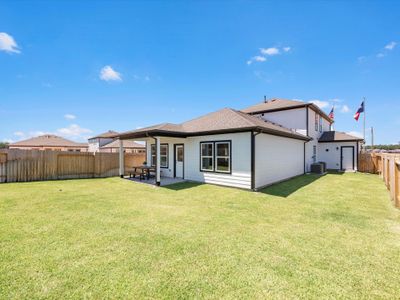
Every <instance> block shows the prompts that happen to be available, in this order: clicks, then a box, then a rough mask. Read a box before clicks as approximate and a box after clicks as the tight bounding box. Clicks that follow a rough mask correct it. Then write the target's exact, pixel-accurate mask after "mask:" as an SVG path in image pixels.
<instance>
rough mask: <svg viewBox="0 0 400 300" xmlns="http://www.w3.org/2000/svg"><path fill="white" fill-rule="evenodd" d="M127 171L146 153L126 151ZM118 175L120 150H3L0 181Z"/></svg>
mask: <svg viewBox="0 0 400 300" xmlns="http://www.w3.org/2000/svg"><path fill="white" fill-rule="evenodd" d="M124 158H125V172H128V171H129V170H130V169H131V168H132V167H133V166H135V165H141V164H143V162H144V161H145V154H143V153H142V154H136V153H125V154H124ZM118 175H119V153H99V152H98V153H82V152H60V151H39V150H18V149H11V150H2V151H0V183H1V182H24V181H37V180H56V179H72V178H96V177H111V176H118Z"/></svg>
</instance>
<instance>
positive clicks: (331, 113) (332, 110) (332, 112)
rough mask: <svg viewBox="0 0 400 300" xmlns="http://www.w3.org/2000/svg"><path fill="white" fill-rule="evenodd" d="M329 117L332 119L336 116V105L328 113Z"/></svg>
mask: <svg viewBox="0 0 400 300" xmlns="http://www.w3.org/2000/svg"><path fill="white" fill-rule="evenodd" d="M328 117H329V118H331V119H332V120H333V119H334V118H335V107H334V106H333V107H332V109H331V112H330V113H329V115H328Z"/></svg>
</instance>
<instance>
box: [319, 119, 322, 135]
mask: <svg viewBox="0 0 400 300" xmlns="http://www.w3.org/2000/svg"><path fill="white" fill-rule="evenodd" d="M319 132H322V117H321V116H319Z"/></svg>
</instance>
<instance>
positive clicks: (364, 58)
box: [357, 56, 367, 63]
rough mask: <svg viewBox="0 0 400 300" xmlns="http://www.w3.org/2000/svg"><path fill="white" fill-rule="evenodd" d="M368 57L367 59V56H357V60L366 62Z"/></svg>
mask: <svg viewBox="0 0 400 300" xmlns="http://www.w3.org/2000/svg"><path fill="white" fill-rule="evenodd" d="M366 59H367V57H366V56H359V57H357V61H358V62H359V63H362V62H364V61H365V60H366Z"/></svg>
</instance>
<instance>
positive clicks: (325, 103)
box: [308, 100, 329, 108]
mask: <svg viewBox="0 0 400 300" xmlns="http://www.w3.org/2000/svg"><path fill="white" fill-rule="evenodd" d="M308 102H310V103H313V104H315V105H316V106H318V107H319V108H325V107H328V106H329V102H328V101H321V100H311V101H308Z"/></svg>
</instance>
